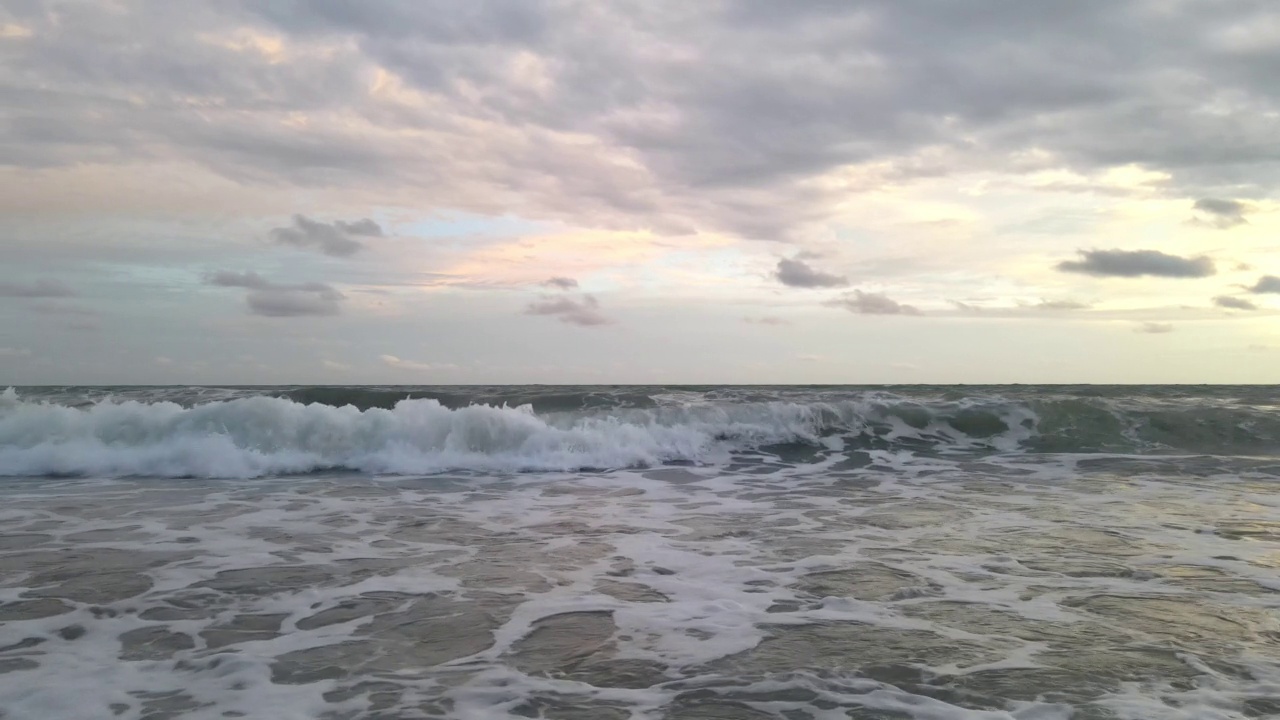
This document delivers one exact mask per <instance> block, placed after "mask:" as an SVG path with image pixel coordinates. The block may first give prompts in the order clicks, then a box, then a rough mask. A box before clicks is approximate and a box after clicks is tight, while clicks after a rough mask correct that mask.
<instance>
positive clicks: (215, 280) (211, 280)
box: [205, 270, 346, 317]
mask: <svg viewBox="0 0 1280 720" xmlns="http://www.w3.org/2000/svg"><path fill="white" fill-rule="evenodd" d="M205 284H207V285H215V286H218V287H236V288H245V289H247V290H248V291H249V292H248V293H246V295H245V302H246V304H247V305H248V307H249V312H250V313H252V314H254V315H262V316H264V317H302V316H308V315H337V314H338V313H339V312H340V311H341V303H342V301H344V300H346V296H345V295H343V294H342V293H340V292H338V291H337V290H335V289H334V288H333V287H332V286H330V285H326V284H325V283H318V282H309V283H298V284H292V285H290V284H280V283H274V282H271V281H269V280H267V279H266V278H264V277H262V276H261V275H259V274H258V273H256V272H252V271H249V272H232V271H229V270H219V271H217V272H214V273H211V274H209V275H207V276H206V277H205Z"/></svg>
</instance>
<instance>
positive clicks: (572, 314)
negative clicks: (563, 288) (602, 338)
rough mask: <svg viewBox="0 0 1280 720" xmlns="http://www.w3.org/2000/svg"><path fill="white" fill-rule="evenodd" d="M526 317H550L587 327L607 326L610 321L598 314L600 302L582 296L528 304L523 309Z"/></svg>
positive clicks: (545, 298)
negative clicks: (579, 298)
mask: <svg viewBox="0 0 1280 720" xmlns="http://www.w3.org/2000/svg"><path fill="white" fill-rule="evenodd" d="M525 314H527V315H550V316H553V317H555V318H556V319H558V320H560V321H561V322H566V323H570V324H572V325H582V326H584V327H589V326H593V325H608V324H609V323H610V322H612V321H611V320H609V318H607V317H605V316H604V315H602V314H601V313H600V302H599V301H598V300H596V299H595V297H594V296H591V295H583V296H582V299H581V300H574V299H573V298H568V297H544V298H541V299H539V300H536V301H534V302H531V303H529V306H528V307H526V308H525Z"/></svg>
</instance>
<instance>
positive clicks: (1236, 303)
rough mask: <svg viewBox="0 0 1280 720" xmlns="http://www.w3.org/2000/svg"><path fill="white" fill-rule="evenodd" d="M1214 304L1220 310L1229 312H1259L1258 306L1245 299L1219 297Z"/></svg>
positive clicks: (1227, 296)
mask: <svg viewBox="0 0 1280 720" xmlns="http://www.w3.org/2000/svg"><path fill="white" fill-rule="evenodd" d="M1213 304H1214V305H1217V306H1218V307H1220V308H1227V309H1228V310H1257V309H1258V306H1257V305H1254V304H1253V303H1251V302H1249V301H1248V300H1245V299H1243V298H1235V297H1231V296H1229V295H1219V296H1218V297H1216V298H1214V299H1213Z"/></svg>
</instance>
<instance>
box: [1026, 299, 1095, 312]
mask: <svg viewBox="0 0 1280 720" xmlns="http://www.w3.org/2000/svg"><path fill="white" fill-rule="evenodd" d="M1034 307H1035V308H1036V309H1037V310H1087V309H1088V308H1089V307H1090V305H1089V303H1082V302H1078V301H1076V300H1041V301H1040V302H1039V304H1037V305H1035V306H1034Z"/></svg>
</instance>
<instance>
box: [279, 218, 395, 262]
mask: <svg viewBox="0 0 1280 720" xmlns="http://www.w3.org/2000/svg"><path fill="white" fill-rule="evenodd" d="M358 237H382V228H381V227H380V226H379V225H378V223H376V222H374V221H372V220H370V219H368V218H363V219H361V220H356V221H354V222H343V221H342V220H338V221H337V222H332V223H326V222H319V221H316V220H312V219H311V218H308V217H306V216H303V215H294V216H293V225H292V226H290V227H281V228H275V229H274V230H272V231H271V239H272V240H275V241H276V242H278V243H281V244H283V245H293V246H295V247H300V248H307V249H312V250H318V251H320V252H322V253H324V254H325V255H332V256H335V257H346V256H348V255H354V254H355V253H357V252H359V251H360V250H363V249H364V247H365V246H364V243H362V242H360V241H359V240H357V239H356V238H358Z"/></svg>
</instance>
